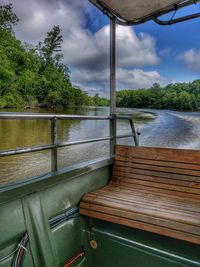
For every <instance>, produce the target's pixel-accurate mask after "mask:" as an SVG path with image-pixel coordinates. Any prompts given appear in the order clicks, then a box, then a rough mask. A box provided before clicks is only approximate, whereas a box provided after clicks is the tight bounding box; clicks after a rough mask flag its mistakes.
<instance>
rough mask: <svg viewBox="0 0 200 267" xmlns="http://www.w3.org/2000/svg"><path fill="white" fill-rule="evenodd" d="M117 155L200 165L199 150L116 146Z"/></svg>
mask: <svg viewBox="0 0 200 267" xmlns="http://www.w3.org/2000/svg"><path fill="white" fill-rule="evenodd" d="M116 154H118V155H120V154H123V155H124V156H126V155H131V154H132V155H137V158H144V159H147V158H149V159H151V160H152V159H155V160H163V161H166V160H167V161H169V162H182V163H187V164H188V163H192V164H197V165H199V164H200V153H199V151H197V150H189V149H187V150H186V149H174V148H159V147H132V146H122V145H117V146H116Z"/></svg>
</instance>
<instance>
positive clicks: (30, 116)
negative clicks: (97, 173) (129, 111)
mask: <svg viewBox="0 0 200 267" xmlns="http://www.w3.org/2000/svg"><path fill="white" fill-rule="evenodd" d="M55 118H56V119H58V120H111V119H112V116H86V115H65V114H64V115H63V114H57V115H56V114H21V113H13V112H8V113H4V112H0V119H1V120H20V119H21V120H27V119H28V120H31V119H42V120H52V119H55ZM116 118H117V119H120V120H129V119H130V118H131V117H130V116H123V115H117V116H116Z"/></svg>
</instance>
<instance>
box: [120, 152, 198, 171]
mask: <svg viewBox="0 0 200 267" xmlns="http://www.w3.org/2000/svg"><path fill="white" fill-rule="evenodd" d="M115 161H121V162H130V163H139V164H146V165H155V166H162V167H171V168H180V169H186V170H196V171H200V164H192V163H189V164H188V163H183V162H173V161H166V160H165V161H163V160H153V159H143V158H137V155H128V156H124V155H118V154H117V155H116V157H115Z"/></svg>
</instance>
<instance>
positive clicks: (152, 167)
mask: <svg viewBox="0 0 200 267" xmlns="http://www.w3.org/2000/svg"><path fill="white" fill-rule="evenodd" d="M115 166H117V167H128V168H133V169H142V170H151V171H152V170H153V171H161V172H166V173H174V174H181V175H186V176H187V175H188V176H189V177H190V176H195V177H199V183H200V171H197V170H188V169H181V168H179V167H176V168H174V167H167V166H156V165H148V164H139V163H133V162H124V161H119V160H116V161H115ZM191 178H192V177H191Z"/></svg>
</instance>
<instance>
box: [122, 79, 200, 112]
mask: <svg viewBox="0 0 200 267" xmlns="http://www.w3.org/2000/svg"><path fill="white" fill-rule="evenodd" d="M117 105H118V106H119V107H134V108H155V109H174V110H197V109H200V80H195V81H193V82H192V83H175V84H169V85H167V86H166V87H164V88H161V87H160V85H159V84H154V85H153V86H152V87H151V88H149V89H138V90H121V91H119V92H117Z"/></svg>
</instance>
